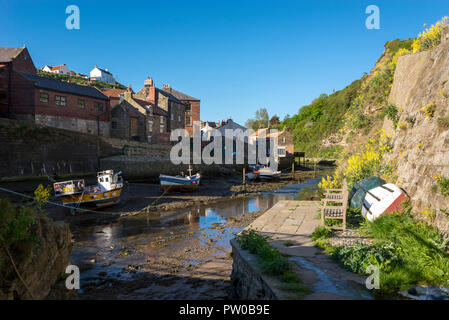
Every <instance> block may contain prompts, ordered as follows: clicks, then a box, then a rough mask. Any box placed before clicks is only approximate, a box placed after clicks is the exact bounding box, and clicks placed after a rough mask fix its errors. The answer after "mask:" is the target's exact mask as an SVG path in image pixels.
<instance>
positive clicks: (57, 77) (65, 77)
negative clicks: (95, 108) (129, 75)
mask: <svg viewBox="0 0 449 320" xmlns="http://www.w3.org/2000/svg"><path fill="white" fill-rule="evenodd" d="M36 72H37V75H38V76H40V77H44V78H49V79H55V80H59V81H65V82H70V83H76V84H81V85H88V84H89V79H86V78H83V77H79V76H72V75H67V74H57V73H51V72H46V71H42V70H36ZM92 86H93V87H96V88H98V89H100V90H106V89H123V90H125V89H126V87H125V86H124V85H122V84H120V83H118V82H116V83H115V84H111V83H108V82H104V81H98V80H94V81H92Z"/></svg>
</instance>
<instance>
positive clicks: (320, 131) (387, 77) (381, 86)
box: [281, 40, 412, 158]
mask: <svg viewBox="0 0 449 320" xmlns="http://www.w3.org/2000/svg"><path fill="white" fill-rule="evenodd" d="M411 44H412V40H403V41H401V40H394V41H389V42H387V43H386V44H385V51H384V53H383V55H382V56H381V57H380V58H379V60H378V61H377V63H376V66H375V67H374V69H373V70H372V72H371V73H370V74H369V75H365V76H364V77H362V79H360V80H356V81H354V82H353V83H351V84H350V85H349V86H347V87H346V88H344V89H342V90H340V91H337V92H335V93H333V94H331V95H325V94H323V95H321V96H320V97H318V98H317V99H315V100H314V101H313V102H312V103H311V104H310V105H307V106H304V107H302V108H301V109H300V110H299V112H298V114H296V115H294V116H292V117H291V118H289V119H286V120H284V121H283V122H282V123H281V126H282V127H286V128H288V129H289V130H290V131H291V132H292V133H293V136H294V142H295V149H296V151H304V152H306V154H307V155H308V156H316V157H324V158H326V157H327V158H335V157H339V153H340V151H341V150H342V149H343V148H345V147H346V149H349V150H357V149H358V146H359V145H362V144H363V143H364V142H366V141H367V140H368V139H369V137H370V136H371V135H372V133H374V132H375V131H376V129H378V128H380V126H381V123H382V120H383V116H384V115H383V110H384V109H385V108H386V106H387V99H388V95H389V92H390V85H391V83H392V81H393V75H394V67H390V66H389V65H388V64H389V62H390V61H391V59H392V58H393V56H394V54H395V53H396V52H397V51H398V50H399V49H401V48H407V49H409V48H410V47H411ZM373 109H374V110H375V112H372V110H373ZM332 137H333V138H332ZM330 138H332V139H330Z"/></svg>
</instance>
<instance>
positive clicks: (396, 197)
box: [362, 183, 409, 221]
mask: <svg viewBox="0 0 449 320" xmlns="http://www.w3.org/2000/svg"><path fill="white" fill-rule="evenodd" d="M407 199H409V197H408V195H407V194H406V193H405V191H404V190H402V189H401V188H399V187H398V186H396V185H395V184H392V183H387V184H383V185H381V186H379V187H376V188H373V189H370V190H366V194H365V198H364V200H363V205H362V215H363V216H364V217H366V218H367V219H368V220H369V221H374V220H375V219H376V218H378V217H379V216H381V215H382V214H384V213H391V212H401V211H402V207H401V204H402V202H403V201H405V200H407Z"/></svg>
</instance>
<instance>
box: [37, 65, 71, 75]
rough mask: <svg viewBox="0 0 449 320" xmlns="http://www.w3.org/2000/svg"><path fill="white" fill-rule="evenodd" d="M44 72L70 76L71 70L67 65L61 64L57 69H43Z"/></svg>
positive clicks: (50, 67)
mask: <svg viewBox="0 0 449 320" xmlns="http://www.w3.org/2000/svg"><path fill="white" fill-rule="evenodd" d="M42 71H46V72H51V73H57V74H70V70H69V68H68V67H67V65H66V64H65V63H64V64H61V65H60V66H56V67H52V66H45V67H43V68H42Z"/></svg>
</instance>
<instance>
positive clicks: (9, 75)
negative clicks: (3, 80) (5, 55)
mask: <svg viewBox="0 0 449 320" xmlns="http://www.w3.org/2000/svg"><path fill="white" fill-rule="evenodd" d="M11 69H12V63H11V62H8V116H7V117H8V119H11V78H12V70H11Z"/></svg>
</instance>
